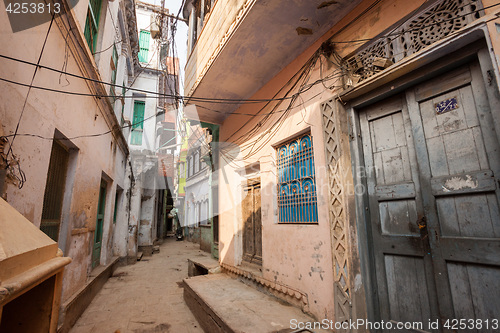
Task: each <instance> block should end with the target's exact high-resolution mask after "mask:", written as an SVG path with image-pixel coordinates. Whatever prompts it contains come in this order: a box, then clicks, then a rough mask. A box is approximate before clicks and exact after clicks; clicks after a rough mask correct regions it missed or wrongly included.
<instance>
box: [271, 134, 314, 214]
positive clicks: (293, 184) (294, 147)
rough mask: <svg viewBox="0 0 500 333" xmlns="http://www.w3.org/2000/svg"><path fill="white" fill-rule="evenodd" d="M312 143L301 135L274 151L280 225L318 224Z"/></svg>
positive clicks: (307, 137) (308, 135) (309, 137)
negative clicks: (275, 153)
mask: <svg viewBox="0 0 500 333" xmlns="http://www.w3.org/2000/svg"><path fill="white" fill-rule="evenodd" d="M313 151H314V150H313V142H312V137H311V135H310V134H306V135H302V136H300V137H299V138H297V139H294V140H292V141H290V142H288V143H286V144H283V145H281V146H279V147H278V148H277V154H278V212H279V213H278V214H279V223H317V222H318V212H317V198H316V180H315V171H314V155H313Z"/></svg>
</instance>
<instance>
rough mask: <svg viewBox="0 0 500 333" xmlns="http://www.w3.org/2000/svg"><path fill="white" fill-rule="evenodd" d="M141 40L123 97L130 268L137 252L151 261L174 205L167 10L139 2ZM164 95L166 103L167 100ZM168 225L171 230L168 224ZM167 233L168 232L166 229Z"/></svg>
mask: <svg viewBox="0 0 500 333" xmlns="http://www.w3.org/2000/svg"><path fill="white" fill-rule="evenodd" d="M136 12H137V31H138V35H139V52H138V63H137V64H136V67H135V71H136V73H137V75H136V76H135V77H134V79H133V81H132V82H130V85H131V86H132V87H133V88H134V89H133V90H130V91H129V92H127V96H128V97H130V98H128V99H126V101H128V103H129V104H130V107H128V108H126V110H129V113H128V114H127V115H126V117H127V118H128V119H129V121H130V124H131V131H130V134H129V137H128V143H129V147H130V150H131V159H132V165H133V168H134V174H135V177H136V179H135V181H136V183H135V190H134V193H133V194H132V204H131V205H132V206H131V208H132V212H131V214H132V218H131V220H132V221H133V225H132V226H131V228H132V229H131V230H130V231H131V232H130V233H129V238H130V241H129V244H132V243H133V242H134V241H135V242H136V245H137V246H129V252H128V254H127V256H128V257H129V260H130V262H133V261H134V260H135V258H136V256H137V251H139V252H143V253H144V254H146V255H151V254H152V251H153V244H154V242H155V240H157V239H158V238H161V237H165V236H166V232H167V219H168V217H167V214H168V212H165V210H164V208H166V207H165V206H166V205H168V206H169V208H170V209H171V208H172V206H173V203H172V202H170V204H168V203H167V201H169V200H170V201H172V196H171V194H169V193H171V191H170V190H169V183H170V184H171V185H170V186H172V183H173V181H172V179H173V167H174V166H173V158H174V150H175V145H176V135H175V133H176V112H177V111H176V109H177V108H176V100H175V98H173V97H172V96H174V95H175V94H176V92H177V90H178V88H177V86H178V79H177V76H178V73H179V64H178V59H176V58H172V57H169V56H168V54H167V53H168V52H167V48H168V42H167V40H166V37H167V35H168V20H167V18H166V16H165V15H166V14H168V10H166V9H162V8H161V7H159V6H155V5H151V4H147V3H143V2H137V4H136ZM165 95H168V96H170V97H165ZM169 225H172V223H170V224H169ZM170 229H171V228H170Z"/></svg>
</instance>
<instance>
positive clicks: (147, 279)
mask: <svg viewBox="0 0 500 333" xmlns="http://www.w3.org/2000/svg"><path fill="white" fill-rule="evenodd" d="M197 256H208V254H207V253H205V252H202V251H200V249H199V245H197V244H193V243H190V242H187V241H182V242H176V241H175V239H173V238H169V239H167V240H166V241H165V242H164V243H163V244H162V245H160V253H156V254H153V256H152V257H143V258H142V260H141V261H139V262H137V263H136V264H135V265H129V266H124V267H120V268H118V269H117V270H116V271H115V273H114V274H113V277H111V278H110V279H109V280H108V282H106V284H105V285H104V287H103V288H102V290H101V291H100V292H99V293H98V294H97V295H96V297H95V298H94V300H93V301H92V303H91V304H90V305H89V307H88V308H87V310H86V311H85V312H84V313H83V315H82V316H81V317H80V318H79V319H78V321H77V322H76V324H75V326H74V327H73V328H72V329H71V330H70V333H153V332H155V333H156V332H172V333H174V332H175V333H184V332H186V333H197V332H199V333H203V330H202V329H201V328H200V325H199V324H198V322H197V321H196V319H195V318H194V316H193V314H192V313H191V311H190V310H189V308H188V307H187V306H186V303H185V302H184V299H183V296H182V295H183V288H182V287H180V286H179V283H181V282H182V279H183V278H185V277H187V268H188V263H187V259H188V258H195V257H197Z"/></svg>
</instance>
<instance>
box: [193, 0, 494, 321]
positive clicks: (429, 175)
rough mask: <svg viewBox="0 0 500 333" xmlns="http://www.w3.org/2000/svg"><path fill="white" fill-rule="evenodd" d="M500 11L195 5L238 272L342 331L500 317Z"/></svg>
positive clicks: (453, 3) (222, 240)
mask: <svg viewBox="0 0 500 333" xmlns="http://www.w3.org/2000/svg"><path fill="white" fill-rule="evenodd" d="M285 7H286V10H284V8H285ZM499 9H500V8H499V4H498V3H497V2H496V1H487V0H486V1H475V0H468V1H461V0H443V1H412V2H407V1H399V0H379V1H350V2H349V1H324V2H322V1H291V2H290V1H286V2H285V1H273V2H259V1H252V0H249V1H244V0H241V1H236V0H235V1H217V2H215V3H213V2H212V1H203V0H200V1H187V3H186V6H185V8H184V15H185V18H189V20H190V40H189V41H188V43H189V44H188V50H189V52H190V53H189V55H188V57H189V58H188V63H187V66H186V79H185V91H186V95H187V96H188V97H189V98H190V100H189V99H188V103H191V104H194V105H198V106H201V107H197V108H196V109H197V114H191V115H188V116H190V117H192V118H196V119H200V121H203V122H208V123H212V124H218V125H220V141H224V142H227V143H228V144H227V145H226V147H225V148H221V149H220V151H219V153H218V156H219V158H220V163H221V165H220V168H219V169H218V170H219V171H218V177H219V178H218V179H219V182H218V186H219V205H218V208H219V211H218V218H219V223H220V226H219V228H220V230H219V233H218V236H219V256H220V262H221V266H222V267H223V269H224V270H225V271H226V272H229V273H231V274H235V275H238V276H240V277H243V278H246V279H249V280H251V281H253V283H254V284H256V285H259V286H260V287H261V288H264V289H265V290H267V291H268V292H271V293H273V294H275V295H276V296H278V297H281V298H283V299H284V300H286V301H288V302H290V303H292V304H295V305H297V306H300V307H301V308H302V309H303V310H304V311H306V312H309V313H311V314H312V315H314V316H315V317H316V318H317V319H324V318H326V319H329V320H333V321H334V322H336V323H340V324H341V323H342V322H349V320H357V319H368V320H370V321H372V322H380V321H382V320H383V321H385V322H387V321H391V320H392V321H393V322H421V323H423V324H424V325H425V324H426V323H428V320H441V323H442V324H444V323H446V320H450V319H453V318H474V319H482V320H485V319H488V318H490V319H491V318H493V317H494V314H495V313H498V311H499V309H500V303H499V301H498V300H499V299H500V298H499V297H498V296H499V294H498V290H499V289H498V288H499V287H500V286H499V282H498V281H500V268H499V266H500V262H499V261H498V258H499V257H500V256H499V253H500V250H499V244H500V234H499V232H500V229H499V224H498V223H499V221H500V217H499V213H498V205H499V193H500V192H499V186H498V182H497V181H496V180H497V179H498V175H499V172H500V170H498V166H499V163H500V160H499V156H500V155H499V154H498V151H499V134H498V133H500V119H499V114H500V113H499V109H498V107H499V105H500V104H499V100H498V99H499V90H498V85H497V82H498V78H499V71H498V65H499V64H498V54H500V49H499V47H500V43H499V41H500V34H499V32H498V29H497V26H498V24H500V22H499V20H498V18H497V15H496V14H497V13H498V12H499ZM229 143H230V144H232V145H230V144H229ZM337 328H338V327H337ZM359 329H360V330H361V331H363V330H369V329H368V328H367V327H361V328H359ZM422 329H423V330H424V331H428V330H429V327H426V326H423V327H422Z"/></svg>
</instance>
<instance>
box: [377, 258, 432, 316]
mask: <svg viewBox="0 0 500 333" xmlns="http://www.w3.org/2000/svg"><path fill="white" fill-rule="evenodd" d="M385 266H386V277H387V286H388V294H389V306H390V318H391V319H392V320H394V321H400V322H422V323H425V322H427V321H428V319H429V318H431V313H430V308H431V307H430V301H429V296H428V293H429V291H428V286H427V283H426V276H425V266H426V265H425V263H424V260H423V258H418V257H406V256H400V255H387V256H385ZM402 272H404V273H402Z"/></svg>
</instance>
